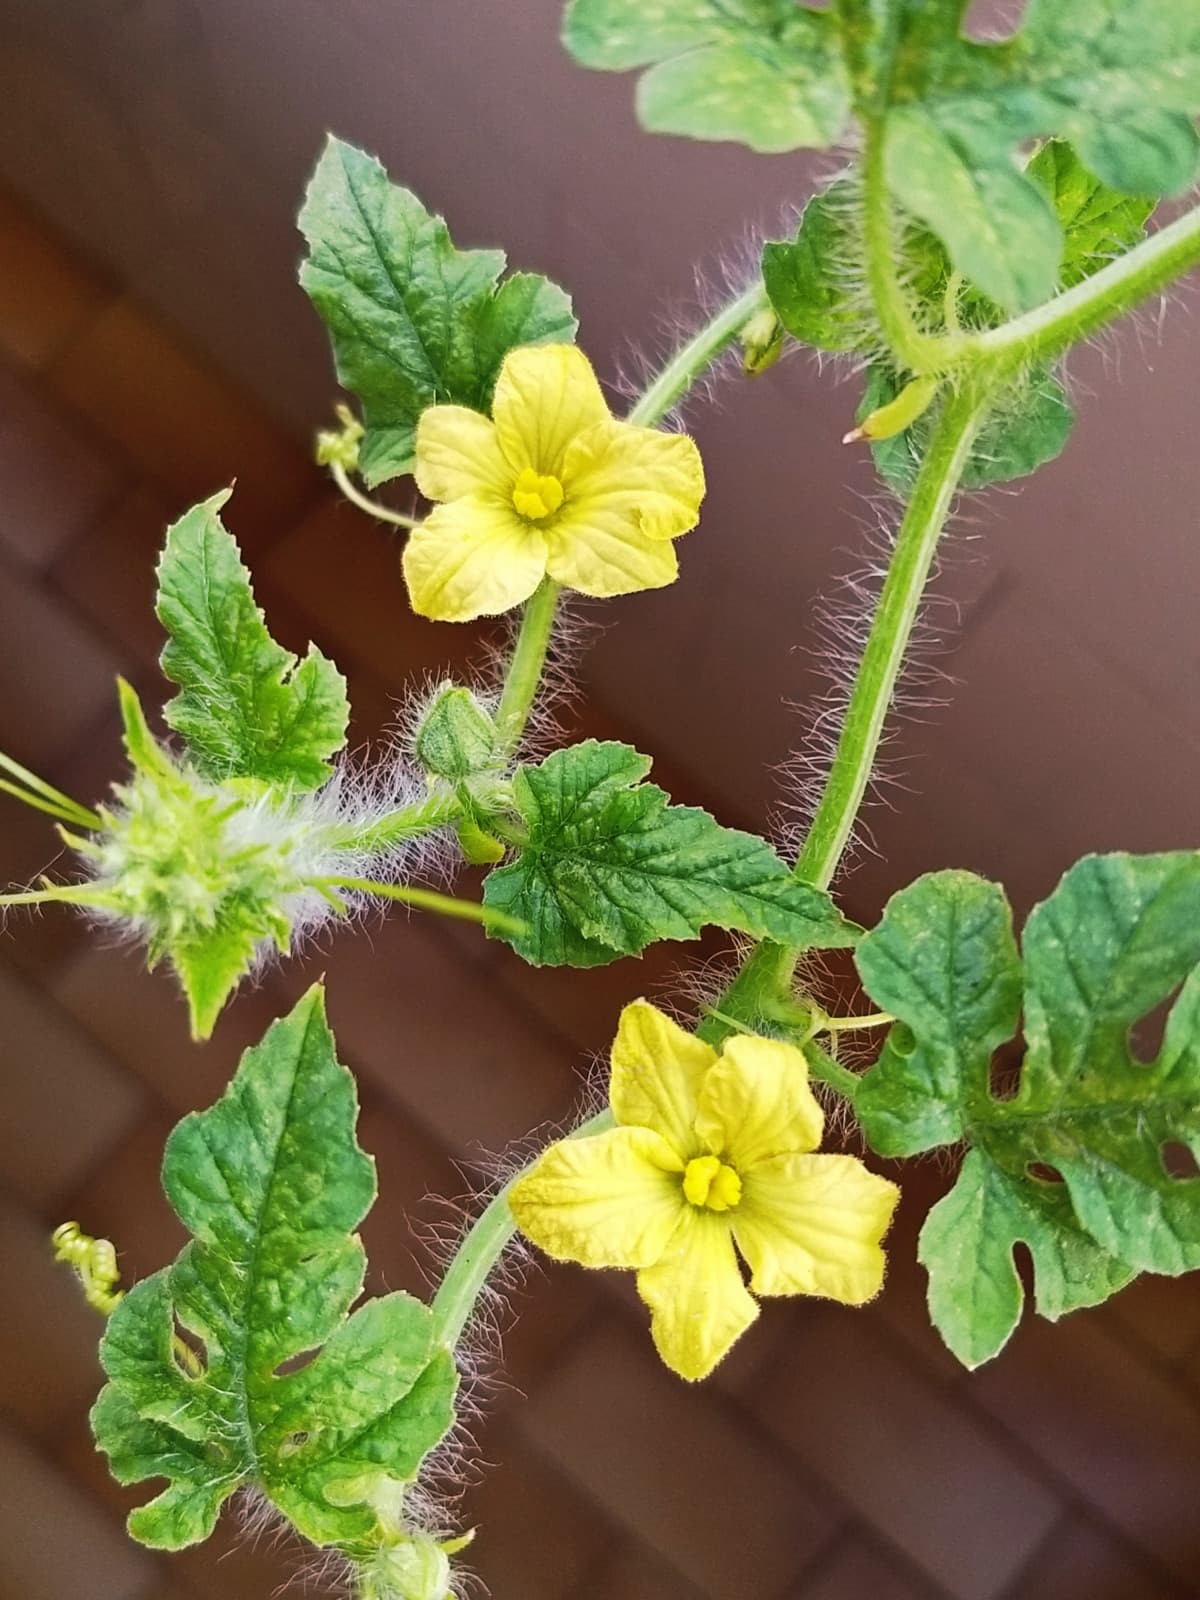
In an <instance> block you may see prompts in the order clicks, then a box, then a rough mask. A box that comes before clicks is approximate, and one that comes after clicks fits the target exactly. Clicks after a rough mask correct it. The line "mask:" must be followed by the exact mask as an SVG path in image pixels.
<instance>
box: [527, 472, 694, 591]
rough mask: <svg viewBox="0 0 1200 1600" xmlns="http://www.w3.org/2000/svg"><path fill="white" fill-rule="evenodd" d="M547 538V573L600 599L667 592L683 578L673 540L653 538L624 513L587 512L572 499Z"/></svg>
mask: <svg viewBox="0 0 1200 1600" xmlns="http://www.w3.org/2000/svg"><path fill="white" fill-rule="evenodd" d="M546 539H547V542H548V545H549V551H550V553H549V557H548V559H547V562H546V570H547V572H549V574H550V576H551V577H552V578H553V579H554V581H555V582H556V583H561V584H565V585H566V587H567V588H568V589H578V590H579V592H580V594H590V595H593V596H595V597H596V598H597V599H599V600H607V599H608V598H609V597H610V596H612V595H616V594H637V593H638V592H639V591H640V590H642V589H664V588H666V586H667V584H669V583H674V582H675V579H676V578H677V577H678V576H679V562H678V560H677V559H676V556H675V547H674V545H673V544H671V542H670V540H669V539H651V538H650V537H649V535H647V534H645V533H643V532H642V531H641V529H640V528H639V527H638V526H637V524H636V522H635V521H634V520H633V519H632V518H630V517H627V516H624V515H622V514H621V513H604V512H601V511H598V510H596V511H592V512H585V511H583V510H581V509H580V507H579V506H578V505H577V504H576V502H575V501H573V500H571V499H570V498H569V497H568V499H567V500H566V501H565V503H564V505H563V508H562V510H561V511H560V512H559V514H558V516H557V517H556V518H555V520H554V523H553V524H552V526H550V527H548V528H547V529H546Z"/></svg>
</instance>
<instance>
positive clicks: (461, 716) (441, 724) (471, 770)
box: [415, 686, 497, 783]
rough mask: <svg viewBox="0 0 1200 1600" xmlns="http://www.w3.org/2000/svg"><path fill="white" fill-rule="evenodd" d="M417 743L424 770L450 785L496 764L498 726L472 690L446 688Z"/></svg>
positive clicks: (427, 719) (420, 732)
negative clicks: (443, 779)
mask: <svg viewBox="0 0 1200 1600" xmlns="http://www.w3.org/2000/svg"><path fill="white" fill-rule="evenodd" d="M415 744H416V756H417V760H418V761H419V762H420V763H421V765H422V766H423V767H424V768H425V771H426V772H428V773H431V774H432V775H433V776H434V777H435V778H446V779H448V780H449V781H450V782H451V783H462V782H463V781H464V780H465V779H467V778H471V777H474V776H475V775H476V774H477V773H480V772H487V771H488V770H489V769H491V768H494V767H495V766H496V765H497V756H496V724H495V723H494V722H493V721H492V719H491V717H490V716H489V715H488V713H487V712H486V711H485V710H484V708H483V707H482V706H481V705H480V703H479V701H478V700H477V699H476V698H475V696H474V695H473V694H472V693H471V691H470V689H464V688H461V687H457V686H456V687H452V688H448V689H444V690H443V691H442V692H441V694H439V695H438V696H437V698H436V699H435V700H434V702H433V704H432V705H431V706H430V707H429V710H428V711H427V712H426V713H425V716H424V717H423V718H422V720H421V725H420V727H419V728H418V729H417V737H416V741H415Z"/></svg>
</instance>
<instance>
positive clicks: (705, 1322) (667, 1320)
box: [637, 1206, 758, 1380]
mask: <svg viewBox="0 0 1200 1600" xmlns="http://www.w3.org/2000/svg"><path fill="white" fill-rule="evenodd" d="M637 1285H638V1293H639V1294H640V1295H641V1297H642V1299H643V1300H644V1301H645V1302H646V1304H647V1305H648V1306H649V1307H650V1314H651V1322H650V1332H651V1334H652V1335H653V1338H654V1344H655V1348H656V1349H657V1350H658V1353H659V1355H660V1356H661V1357H662V1358H663V1360H664V1361H665V1362H666V1364H667V1366H669V1367H670V1368H671V1370H672V1372H677V1373H678V1374H679V1376H680V1377H681V1378H690V1379H693V1380H695V1379H697V1378H707V1376H708V1374H709V1373H710V1372H711V1371H712V1369H713V1368H714V1367H715V1366H716V1364H717V1362H718V1361H720V1360H721V1358H722V1356H724V1355H726V1354H727V1353H728V1351H729V1349H730V1346H731V1345H733V1344H734V1343H735V1341H736V1340H737V1339H739V1338H740V1337H741V1335H742V1334H743V1333H745V1331H746V1329H747V1328H748V1327H749V1326H750V1324H751V1323H752V1322H753V1321H754V1319H755V1317H757V1316H758V1307H757V1306H756V1305H755V1303H754V1301H753V1300H752V1299H751V1297H750V1295H749V1294H748V1293H747V1292H746V1285H745V1284H744V1283H743V1282H742V1274H741V1269H740V1268H739V1267H738V1263H737V1256H736V1255H735V1254H734V1249H733V1240H732V1239H731V1238H730V1235H729V1220H728V1218H727V1217H720V1216H718V1215H717V1214H716V1212H713V1211H697V1210H696V1209H695V1208H694V1207H692V1206H689V1207H688V1209H687V1214H686V1215H685V1216H684V1217H683V1218H682V1219H681V1220H680V1223H679V1227H678V1230H677V1232H676V1234H675V1237H674V1238H673V1239H672V1240H671V1242H670V1244H669V1245H668V1246H667V1248H666V1250H665V1252H664V1253H663V1256H662V1258H661V1259H660V1260H659V1261H658V1262H657V1264H656V1265H655V1266H653V1267H650V1268H648V1269H647V1270H646V1271H643V1272H639V1273H638V1280H637Z"/></svg>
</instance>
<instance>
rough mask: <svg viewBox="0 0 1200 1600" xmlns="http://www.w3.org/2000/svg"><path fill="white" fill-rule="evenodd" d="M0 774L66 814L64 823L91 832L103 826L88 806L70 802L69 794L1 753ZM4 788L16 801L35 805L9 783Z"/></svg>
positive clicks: (29, 798) (33, 801)
mask: <svg viewBox="0 0 1200 1600" xmlns="http://www.w3.org/2000/svg"><path fill="white" fill-rule="evenodd" d="M0 772H7V773H8V774H9V776H10V777H13V778H16V779H17V780H18V782H19V783H21V784H23V785H24V787H25V789H28V790H30V791H31V792H32V794H36V795H40V796H41V797H42V799H43V800H46V801H49V802H50V803H51V804H53V805H55V806H57V807H58V808H59V810H60V811H63V812H66V813H67V815H66V817H64V818H63V820H64V821H72V822H74V823H75V824H76V826H78V827H81V828H88V829H90V830H91V831H93V832H94V831H95V830H96V829H97V828H99V827H102V826H103V823H102V820H101V818H100V816H99V815H98V814H97V813H96V812H95V811H92V810H91V809H90V808H89V807H88V806H81V805H80V804H79V801H78V800H72V799H71V796H70V795H69V794H64V793H63V792H62V790H61V789H56V788H55V787H54V785H53V784H52V783H47V782H46V780H45V778H39V777H38V775H37V773H36V772H30V770H29V768H28V767H23V766H22V765H21V763H20V762H19V761H14V760H13V758H12V756H6V755H5V754H4V752H3V751H0ZM4 788H5V789H6V790H7V791H8V792H9V793H10V794H13V795H15V796H16V797H17V799H18V800H24V802H25V804H26V805H30V806H32V805H36V804H37V802H36V801H35V800H33V799H31V797H30V795H29V794H25V793H23V792H22V791H21V790H20V789H17V788H16V787H15V786H14V785H12V784H10V783H5V784H4ZM39 809H42V810H45V809H46V807H44V806H43V807H40V808H39Z"/></svg>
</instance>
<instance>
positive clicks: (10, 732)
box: [0, 562, 120, 775]
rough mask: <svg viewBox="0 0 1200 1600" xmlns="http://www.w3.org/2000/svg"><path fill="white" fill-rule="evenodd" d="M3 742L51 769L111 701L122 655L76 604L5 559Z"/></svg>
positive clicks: (0, 684)
mask: <svg viewBox="0 0 1200 1600" xmlns="http://www.w3.org/2000/svg"><path fill="white" fill-rule="evenodd" d="M0 639H3V640H4V650H3V653H2V654H0V748H3V749H5V750H7V751H8V753H9V754H10V755H13V756H15V757H16V758H17V760H18V761H23V762H24V763H25V764H26V765H27V766H30V767H33V768H34V769H35V770H37V771H41V772H42V773H43V775H44V773H45V770H46V769H47V768H48V767H50V766H51V764H52V763H54V762H55V761H56V760H58V759H59V758H60V757H61V756H63V755H64V754H65V753H66V752H67V751H68V750H69V749H70V748H71V747H72V746H73V745H74V744H76V743H77V742H78V741H79V740H80V739H81V738H83V737H84V736H85V735H86V733H87V730H88V728H89V726H90V725H91V724H92V723H93V722H95V721H96V720H97V718H99V717H100V716H101V715H102V714H103V713H104V711H105V710H106V709H107V708H108V706H109V705H110V704H111V702H112V697H113V677H114V675H115V674H116V673H117V671H118V670H119V668H120V662H119V660H118V658H117V657H115V656H114V655H113V653H112V652H111V651H110V650H109V649H108V647H107V646H106V645H105V644H104V643H103V642H102V641H101V640H100V639H99V638H98V637H97V636H96V635H95V634H94V633H92V632H91V631H90V630H89V629H88V628H87V627H86V626H85V625H84V624H82V623H81V622H79V621H78V620H77V619H76V618H75V617H74V616H73V615H72V614H71V612H70V610H69V609H68V608H67V607H66V606H65V605H64V604H62V603H61V602H57V601H56V600H55V599H54V597H53V596H52V595H50V594H48V593H47V592H46V590H45V589H43V588H42V587H40V586H39V585H37V584H36V583H34V582H32V581H31V580H30V578H29V577H28V576H26V575H25V574H23V573H20V572H18V571H16V570H14V569H13V568H12V567H10V566H8V565H7V564H6V563H2V562H0Z"/></svg>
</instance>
